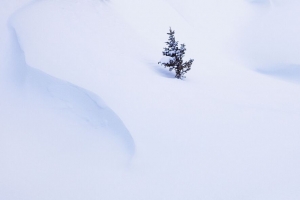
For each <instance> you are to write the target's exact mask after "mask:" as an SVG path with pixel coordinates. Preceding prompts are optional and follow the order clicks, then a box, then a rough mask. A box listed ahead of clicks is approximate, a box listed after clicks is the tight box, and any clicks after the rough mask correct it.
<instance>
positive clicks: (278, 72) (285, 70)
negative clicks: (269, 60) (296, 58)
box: [256, 64, 300, 84]
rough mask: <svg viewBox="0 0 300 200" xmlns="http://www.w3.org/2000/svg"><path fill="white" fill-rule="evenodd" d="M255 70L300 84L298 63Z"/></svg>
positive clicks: (299, 66)
mask: <svg viewBox="0 0 300 200" xmlns="http://www.w3.org/2000/svg"><path fill="white" fill-rule="evenodd" d="M256 71H257V72H259V73H261V74H265V75H268V76H274V77H276V78H279V79H282V80H285V81H289V82H293V83H297V84H300V65H298V64H282V65H276V66H272V67H268V68H266V69H256Z"/></svg>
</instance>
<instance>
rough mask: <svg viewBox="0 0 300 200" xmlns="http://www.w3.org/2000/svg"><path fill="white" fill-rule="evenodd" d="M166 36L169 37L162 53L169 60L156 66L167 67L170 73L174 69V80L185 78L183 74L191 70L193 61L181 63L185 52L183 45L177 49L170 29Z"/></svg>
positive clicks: (173, 32)
mask: <svg viewBox="0 0 300 200" xmlns="http://www.w3.org/2000/svg"><path fill="white" fill-rule="evenodd" d="M167 34H168V35H169V39H168V42H166V44H167V47H165V48H164V51H163V52H162V53H163V55H164V56H167V57H168V58H169V59H168V60H167V61H163V62H159V63H158V64H161V65H163V66H165V67H168V68H169V70H170V71H172V70H173V69H174V71H175V73H176V75H175V77H176V78H178V79H182V78H185V76H184V74H186V73H187V72H188V71H189V70H191V66H192V64H193V61H194V60H193V59H190V60H189V61H188V62H183V57H184V54H185V51H186V48H185V44H181V45H180V48H178V42H177V41H176V40H175V31H173V30H172V29H171V28H170V32H169V33H167Z"/></svg>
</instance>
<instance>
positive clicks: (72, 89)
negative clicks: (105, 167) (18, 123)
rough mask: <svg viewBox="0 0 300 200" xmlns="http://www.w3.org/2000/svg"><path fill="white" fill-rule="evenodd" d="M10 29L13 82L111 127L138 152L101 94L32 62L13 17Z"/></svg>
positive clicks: (131, 151) (89, 121)
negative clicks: (38, 67) (25, 52)
mask: <svg viewBox="0 0 300 200" xmlns="http://www.w3.org/2000/svg"><path fill="white" fill-rule="evenodd" d="M8 29H9V37H10V38H9V40H10V43H11V44H10V47H9V48H10V54H9V58H8V59H7V63H5V64H6V65H7V66H8V67H7V69H6V73H7V75H8V77H9V79H11V81H10V82H12V83H14V84H16V85H17V86H18V88H23V89H24V90H25V91H29V93H34V98H35V97H36V98H41V99H42V100H43V102H44V101H45V102H46V103H47V104H48V105H49V106H52V107H53V108H55V109H57V110H63V112H65V113H68V114H69V115H70V114H71V115H73V116H77V117H79V118H80V119H81V121H83V122H85V123H86V124H88V125H89V126H92V127H93V128H95V129H99V131H101V130H103V129H105V130H108V132H110V133H112V136H117V138H119V139H120V140H121V143H122V144H123V145H124V146H125V148H126V149H127V151H128V153H129V154H130V155H133V154H134V152H135V144H134V141H133V138H132V137H131V135H130V133H129V131H128V130H127V128H126V127H125V125H124V124H123V122H122V121H121V120H120V119H119V117H118V116H117V115H116V114H115V113H114V112H113V111H112V110H111V109H110V108H108V107H107V106H106V105H105V104H104V102H103V101H102V100H101V99H100V97H99V96H97V95H96V94H94V93H92V92H90V91H87V90H85V89H84V88H80V87H78V86H76V85H73V84H71V83H69V82H67V81H63V80H60V79H58V78H55V77H53V76H50V75H48V74H46V73H44V72H42V71H40V70H37V69H34V68H32V67H30V66H28V64H27V63H26V60H25V54H24V52H23V50H22V47H21V46H20V41H19V37H18V35H17V33H16V31H15V29H14V27H13V25H12V23H11V20H9V22H8ZM23 89H22V90H23Z"/></svg>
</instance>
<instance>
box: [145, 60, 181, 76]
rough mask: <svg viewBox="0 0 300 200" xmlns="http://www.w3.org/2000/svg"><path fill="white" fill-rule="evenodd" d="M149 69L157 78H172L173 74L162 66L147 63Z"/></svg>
mask: <svg viewBox="0 0 300 200" xmlns="http://www.w3.org/2000/svg"><path fill="white" fill-rule="evenodd" d="M148 64H149V65H150V67H151V69H152V70H153V71H154V72H155V73H156V74H158V75H159V76H162V77H165V78H174V77H175V74H174V72H172V71H170V70H168V69H167V68H165V67H164V66H161V65H159V64H157V63H148Z"/></svg>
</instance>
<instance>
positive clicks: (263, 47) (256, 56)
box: [238, 0, 300, 82]
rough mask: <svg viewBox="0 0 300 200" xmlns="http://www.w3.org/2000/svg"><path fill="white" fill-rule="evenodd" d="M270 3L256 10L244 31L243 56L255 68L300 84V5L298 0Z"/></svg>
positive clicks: (257, 7)
mask: <svg viewBox="0 0 300 200" xmlns="http://www.w3.org/2000/svg"><path fill="white" fill-rule="evenodd" d="M270 2H272V6H269V7H262V6H261V5H256V6H255V7H252V19H251V20H249V21H248V22H247V23H245V26H244V28H243V29H241V30H243V31H240V34H241V35H240V36H239V41H240V43H239V45H238V46H239V47H240V48H239V49H238V51H239V55H241V57H242V58H243V59H244V63H245V65H246V66H248V67H250V68H252V69H255V70H257V71H260V72H265V73H267V74H269V75H274V77H279V78H282V79H284V80H287V81H293V82H295V79H298V81H296V82H299V80H300V76H299V73H297V71H299V69H300V68H299V65H300V58H299V49H300V39H299V37H298V36H299V35H300V27H299V24H300V14H299V8H300V4H299V2H298V1H294V0H290V1H280V0H277V1H275V0H274V1H270ZM291 66H293V67H291ZM298 68H299V69H298ZM288 74H294V75H293V76H290V75H288ZM297 77H298V78H297Z"/></svg>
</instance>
